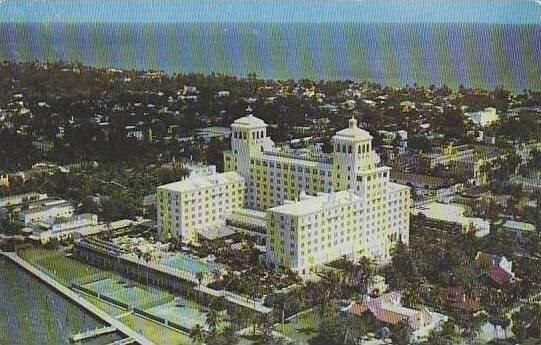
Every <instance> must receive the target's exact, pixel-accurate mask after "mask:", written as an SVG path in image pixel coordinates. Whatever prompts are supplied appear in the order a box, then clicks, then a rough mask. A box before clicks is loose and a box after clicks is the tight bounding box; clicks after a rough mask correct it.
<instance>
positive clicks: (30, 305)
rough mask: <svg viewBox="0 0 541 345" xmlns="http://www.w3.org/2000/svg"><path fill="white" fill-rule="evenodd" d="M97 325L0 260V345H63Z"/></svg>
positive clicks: (110, 337)
mask: <svg viewBox="0 0 541 345" xmlns="http://www.w3.org/2000/svg"><path fill="white" fill-rule="evenodd" d="M101 325H103V323H102V322H101V321H99V320H97V319H95V318H94V317H92V316H91V315H89V314H88V313H86V312H85V311H83V310H82V309H80V308H79V307H77V306H76V305H74V304H73V303H71V302H69V301H68V300H66V299H65V298H63V297H62V296H61V295H59V294H57V293H56V292H55V291H53V290H52V289H50V288H49V287H47V286H45V285H44V284H42V283H41V282H40V281H38V280H37V279H35V278H33V277H31V276H30V275H28V274H27V273H26V272H25V271H23V270H22V269H21V268H19V267H18V266H16V265H14V264H13V263H11V262H8V261H6V260H5V259H3V258H0V344H2V345H4V344H5V345H8V344H9V345H17V344H21V345H33V344H36V345H47V344H55V345H62V344H66V345H67V344H70V341H69V337H70V336H71V335H73V334H75V333H79V332H81V331H85V330H88V329H93V328H96V327H99V326H101ZM118 339H120V337H119V336H118V335H115V334H111V335H107V336H103V337H98V338H95V339H93V340H90V341H88V342H85V343H84V344H85V345H91V344H108V343H110V342H113V341H115V340H118Z"/></svg>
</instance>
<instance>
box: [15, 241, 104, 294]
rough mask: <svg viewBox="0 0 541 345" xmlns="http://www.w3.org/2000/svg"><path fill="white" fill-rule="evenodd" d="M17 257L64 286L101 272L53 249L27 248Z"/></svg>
mask: <svg viewBox="0 0 541 345" xmlns="http://www.w3.org/2000/svg"><path fill="white" fill-rule="evenodd" d="M19 255H20V256H21V257H22V258H23V259H25V260H26V261H28V262H29V263H30V264H32V265H34V266H36V267H37V268H39V269H40V270H42V271H44V272H46V273H47V274H49V275H50V276H52V277H54V278H55V279H56V280H58V281H59V282H61V283H62V284H64V285H66V286H69V285H70V284H71V282H73V281H75V280H79V279H83V278H85V277H88V276H90V275H94V274H99V273H102V272H103V270H101V269H99V268H97V267H94V266H90V265H87V264H84V263H82V262H81V261H78V260H75V259H70V258H68V257H66V256H64V253H62V252H60V251H57V250H53V249H44V248H29V249H25V250H23V251H22V252H20V253H19Z"/></svg>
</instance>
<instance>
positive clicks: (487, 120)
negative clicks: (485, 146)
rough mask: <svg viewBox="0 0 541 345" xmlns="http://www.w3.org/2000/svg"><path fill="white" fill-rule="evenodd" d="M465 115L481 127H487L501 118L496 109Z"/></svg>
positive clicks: (486, 109)
mask: <svg viewBox="0 0 541 345" xmlns="http://www.w3.org/2000/svg"><path fill="white" fill-rule="evenodd" d="M465 115H466V117H467V118H468V119H470V120H471V121H472V122H473V123H475V124H476V125H478V126H481V127H486V126H488V125H490V124H492V123H494V122H496V121H498V119H499V118H500V116H499V115H498V114H497V113H496V109H495V108H485V110H481V111H476V112H471V113H466V114H465Z"/></svg>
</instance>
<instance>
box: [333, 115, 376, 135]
mask: <svg viewBox="0 0 541 345" xmlns="http://www.w3.org/2000/svg"><path fill="white" fill-rule="evenodd" d="M333 138H340V139H354V140H371V139H372V136H371V135H370V133H368V131H365V130H364V129H361V128H359V127H357V120H356V119H355V118H354V117H352V118H351V119H350V120H349V127H348V128H345V129H342V130H340V131H338V132H336V134H335V135H334V136H333Z"/></svg>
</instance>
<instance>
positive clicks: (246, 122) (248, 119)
mask: <svg viewBox="0 0 541 345" xmlns="http://www.w3.org/2000/svg"><path fill="white" fill-rule="evenodd" d="M233 125H239V126H243V127H246V126H248V127H266V126H267V124H266V123H265V121H263V120H261V119H259V118H257V117H255V116H254V115H252V114H250V115H248V116H243V117H241V118H239V119H236V120H235V121H234V122H233Z"/></svg>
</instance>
